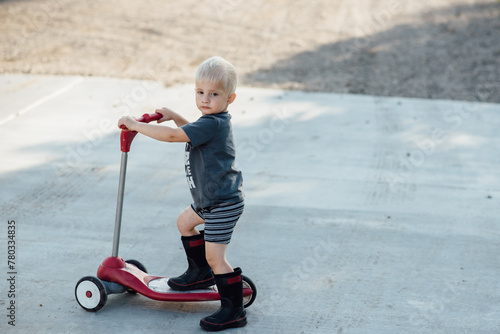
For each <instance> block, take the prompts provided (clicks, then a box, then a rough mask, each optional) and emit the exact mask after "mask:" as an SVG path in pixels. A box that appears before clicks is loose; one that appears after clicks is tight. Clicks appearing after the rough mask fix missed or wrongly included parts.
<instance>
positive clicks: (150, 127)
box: [118, 116, 190, 143]
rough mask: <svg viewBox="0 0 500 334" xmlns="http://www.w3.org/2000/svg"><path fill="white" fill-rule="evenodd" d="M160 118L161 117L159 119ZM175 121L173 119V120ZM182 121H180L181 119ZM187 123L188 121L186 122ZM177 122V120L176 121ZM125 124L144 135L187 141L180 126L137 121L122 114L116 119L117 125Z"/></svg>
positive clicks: (159, 138)
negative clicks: (175, 127)
mask: <svg viewBox="0 0 500 334" xmlns="http://www.w3.org/2000/svg"><path fill="white" fill-rule="evenodd" d="M160 120H161V119H160ZM172 120H174V119H172ZM174 122H175V120H174ZM181 122H182V121H181ZM186 123H188V122H186ZM176 124H177V122H176ZM122 125H125V126H126V127H127V129H129V130H131V131H137V132H139V133H142V134H143V135H145V136H148V137H151V138H153V139H156V140H161V141H166V142H172V143H173V142H184V143H186V142H189V141H190V140H189V137H188V136H187V135H186V133H185V132H184V130H182V128H177V129H174V128H171V127H168V126H163V125H156V124H150V123H142V122H137V121H136V120H135V119H133V118H132V117H130V116H124V117H122V118H120V120H119V121H118V127H121V126H122Z"/></svg>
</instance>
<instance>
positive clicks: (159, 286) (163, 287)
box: [148, 277, 217, 294]
mask: <svg viewBox="0 0 500 334" xmlns="http://www.w3.org/2000/svg"><path fill="white" fill-rule="evenodd" d="M168 280H169V278H168V277H160V278H156V279H153V280H151V281H149V283H148V288H150V289H151V290H153V291H155V292H159V293H179V291H178V290H173V289H172V288H171V287H170V286H169V285H168V283H167V282H168ZM207 292H217V287H216V286H215V285H213V286H211V287H209V288H206V289H196V290H189V291H182V293H192V294H197V293H207Z"/></svg>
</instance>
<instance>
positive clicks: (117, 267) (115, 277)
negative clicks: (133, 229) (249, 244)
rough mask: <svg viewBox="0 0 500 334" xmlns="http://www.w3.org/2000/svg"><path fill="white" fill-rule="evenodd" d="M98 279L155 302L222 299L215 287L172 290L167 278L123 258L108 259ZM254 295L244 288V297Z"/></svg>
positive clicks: (99, 271) (103, 264)
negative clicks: (147, 271)
mask: <svg viewBox="0 0 500 334" xmlns="http://www.w3.org/2000/svg"><path fill="white" fill-rule="evenodd" d="M97 277H98V278H99V279H101V280H103V281H106V282H112V283H118V284H120V285H122V286H124V287H126V288H128V289H131V290H134V291H137V292H138V293H140V294H141V295H143V296H146V297H148V298H151V299H155V300H162V301H182V302H190V301H192V302H196V301H210V300H219V299H220V296H219V293H218V292H217V289H216V287H215V285H214V286H212V287H210V288H207V289H197V290H191V291H176V290H172V289H171V288H170V287H169V286H168V284H167V281H168V278H167V277H159V276H153V275H149V274H147V273H145V272H143V271H141V270H139V269H138V268H137V267H136V266H134V265H130V264H128V263H126V262H125V261H124V260H123V259H122V258H121V257H108V258H106V259H105V260H104V261H103V263H102V264H101V265H100V266H99V269H98V270H97ZM252 293H253V291H252V289H249V288H243V296H244V297H246V296H249V295H251V294H252Z"/></svg>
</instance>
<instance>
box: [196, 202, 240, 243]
mask: <svg viewBox="0 0 500 334" xmlns="http://www.w3.org/2000/svg"><path fill="white" fill-rule="evenodd" d="M191 207H192V208H193V210H194V212H196V213H197V214H198V216H200V217H201V218H202V219H203V220H204V221H205V241H208V242H213V243H216V244H228V243H229V242H230V241H231V236H232V235H233V230H234V226H235V225H236V222H237V221H238V219H240V217H241V214H242V213H243V208H244V207H245V203H244V201H241V202H236V203H221V204H217V205H215V206H212V207H210V208H206V209H198V208H197V207H196V205H195V204H194V203H193V204H191Z"/></svg>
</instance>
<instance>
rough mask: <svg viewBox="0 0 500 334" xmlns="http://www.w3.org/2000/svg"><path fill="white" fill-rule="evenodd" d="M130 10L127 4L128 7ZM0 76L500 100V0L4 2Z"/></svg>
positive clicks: (0, 25)
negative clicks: (223, 71)
mask: <svg viewBox="0 0 500 334" xmlns="http://www.w3.org/2000/svg"><path fill="white" fill-rule="evenodd" d="M125 4H126V5H125ZM0 17H1V19H0V45H1V53H0V73H35V74H63V75H74V74H77V75H86V76H87V75H89V76H90V75H93V76H106V77H108V76H109V77H120V78H135V79H137V78H141V79H153V80H162V81H163V82H164V83H165V84H166V85H174V84H179V83H190V82H192V80H193V74H194V71H195V69H196V67H197V66H198V65H199V63H201V62H202V61H203V60H204V59H206V58H208V57H210V56H212V55H220V56H223V57H225V58H226V59H228V60H229V61H231V62H232V63H233V64H234V65H235V66H236V67H237V68H238V71H239V73H240V81H241V84H243V85H247V86H257V87H273V88H276V87H280V88H285V89H298V90H306V91H324V92H340V93H352V94H370V95H381V96H405V97H420V98H430V99H452V100H468V101H484V102H496V103H500V2H499V1H498V0H419V1H403V0H387V1H379V0H355V1H354V0H337V1H327V0H317V1H310V0H308V1H305V0H295V1H286V0H273V1H268V0H247V1H243V0H211V1H208V0H185V1H166V0H142V1H127V2H124V1H121V0H106V1H105V0H86V1H75V0H41V1H34V0H3V1H2V0H0Z"/></svg>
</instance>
